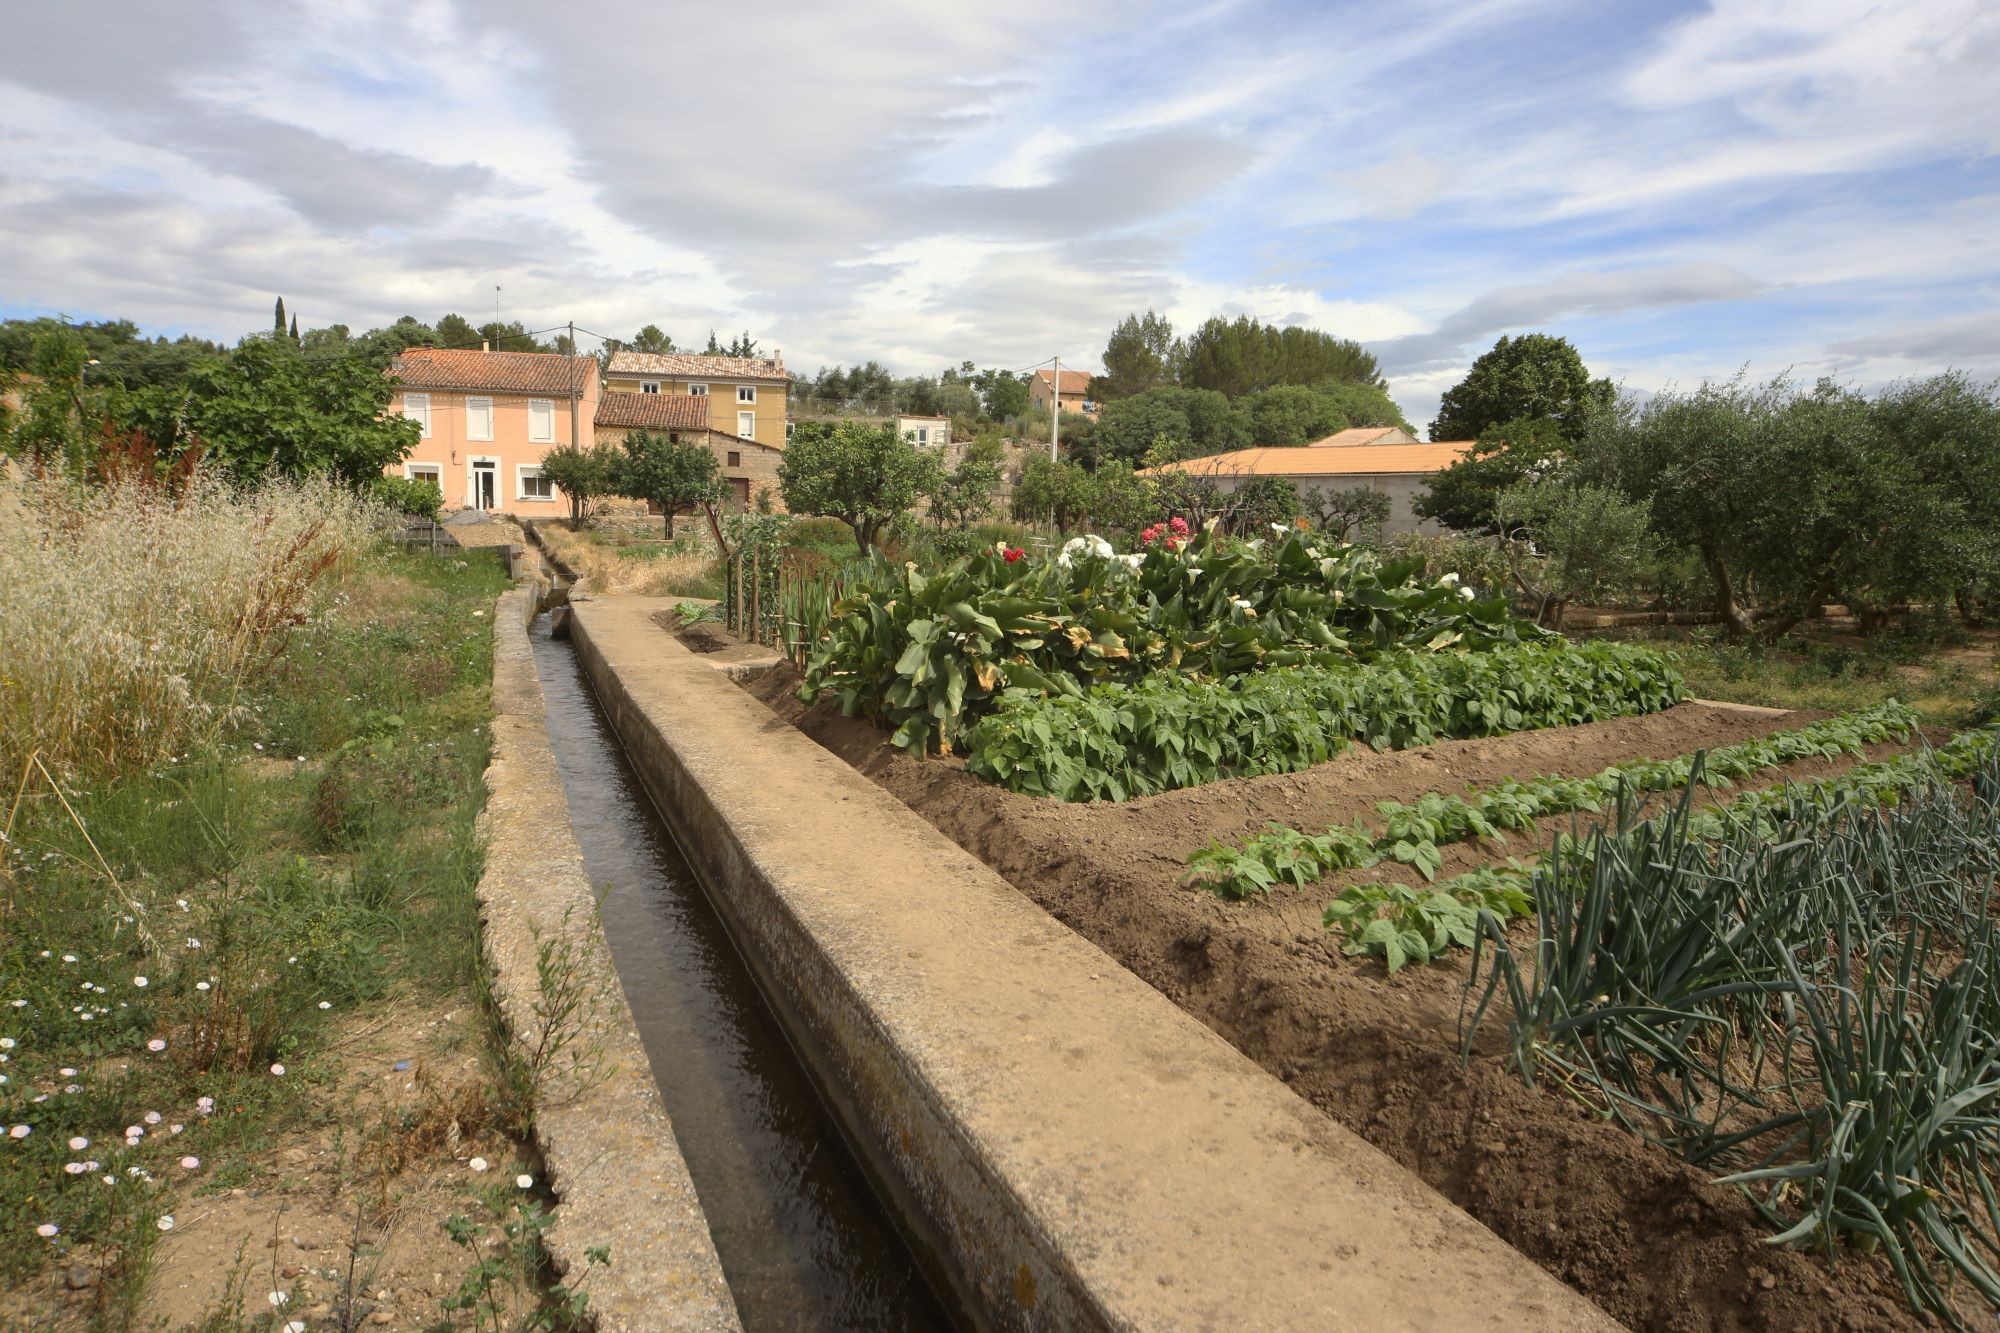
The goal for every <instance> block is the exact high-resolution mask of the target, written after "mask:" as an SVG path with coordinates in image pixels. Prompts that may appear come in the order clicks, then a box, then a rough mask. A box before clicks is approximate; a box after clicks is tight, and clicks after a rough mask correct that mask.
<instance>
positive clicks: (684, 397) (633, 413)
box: [593, 389, 709, 430]
mask: <svg viewBox="0 0 2000 1333" xmlns="http://www.w3.org/2000/svg"><path fill="white" fill-rule="evenodd" d="M708 422H709V416H708V399H706V398H698V397H696V396H695V395H693V394H689V393H625V392H622V391H620V390H616V389H614V390H612V391H611V392H610V393H607V394H605V395H604V396H603V397H602V398H599V399H598V400H597V418H596V421H595V422H594V423H593V424H595V425H599V426H623V427H624V428H625V429H627V430H706V429H708Z"/></svg>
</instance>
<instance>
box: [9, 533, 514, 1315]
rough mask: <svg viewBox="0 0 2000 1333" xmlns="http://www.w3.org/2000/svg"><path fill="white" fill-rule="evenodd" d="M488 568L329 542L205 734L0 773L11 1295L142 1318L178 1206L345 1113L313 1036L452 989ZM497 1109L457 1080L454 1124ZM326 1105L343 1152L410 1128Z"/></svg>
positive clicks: (473, 1128) (326, 1035)
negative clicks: (150, 754) (89, 765)
mask: <svg viewBox="0 0 2000 1333" xmlns="http://www.w3.org/2000/svg"><path fill="white" fill-rule="evenodd" d="M504 586H505V578H504V574H503V572H502V570H501V568H500V566H499V564H498V562H497V561H494V560H492V559H491V558H490V556H488V555H487V554H486V553H467V554H466V555H465V556H464V557H463V558H452V557H445V558H436V557H431V556H429V555H404V554H397V553H390V552H386V551H380V550H374V551H368V552H365V553H362V554H358V555H354V556H352V557H351V558H349V559H347V560H346V561H345V563H344V566H343V568H342V570H341V571H340V572H339V574H338V576H337V577H334V578H332V579H330V580H329V581H328V582H327V583H326V584H325V585H324V586H323V587H322V588H321V589H320V590H319V592H318V594H317V596H316V600H315V603H314V608H315V609H313V610H312V611H310V613H303V614H302V615H301V617H300V620H299V623H295V624H293V625H291V626H289V627H288V632H287V641H286V642H285V644H284V645H283V650H282V652H281V653H278V654H276V655H275V656H274V657H273V658H272V659H271V660H269V661H268V662H267V663H265V664H263V665H261V666H260V669H259V670H258V671H257V672H256V673H255V674H254V675H253V676H250V677H247V678H246V679H245V680H244V682H243V685H242V688H241V690H240V691H239V692H237V693H236V695H235V698H236V700H237V703H238V707H237V709H236V710H235V715H234V716H233V718H232V719H231V720H230V724H229V725H228V726H226V727H225V728H223V729H221V730H220V732H218V733H212V734H211V735H210V736H207V737H200V736H198V737H196V738H195V739H194V740H193V741H191V742H190V748H187V749H184V750H177V751H175V752H173V753H168V754H165V755H162V756H160V757H159V759H158V760H157V761H156V762H152V763H149V764H147V765H146V766H144V767H140V768H137V769H135V770H130V771H126V772H124V773H122V774H121V775H118V776H115V777H114V776H103V777H96V778H89V779H85V778H81V777H78V778H73V779H69V780H65V781H64V782H63V783H62V785H61V786H60V787H58V786H56V785H55V783H54V782H53V781H52V780H51V779H50V777H49V776H48V775H46V774H44V773H43V771H42V770H41V767H40V765H39V764H38V763H35V762H24V764H23V765H22V766H21V768H20V770H19V771H16V772H12V773H9V774H7V775H6V776H7V782H8V790H7V793H6V799H7V801H8V804H9V806H11V810H10V811H9V812H8V813H7V815H6V822H5V827H6V828H7V836H8V841H7V843H6V846H5V856H4V860H3V861H0V1038H4V1040H0V1047H4V1049H0V1056H4V1059H5V1063H4V1064H0V1075H4V1078H5V1082H4V1083H0V1236H4V1238H5V1241H6V1244H4V1245H0V1289H6V1290H8V1291H11V1292H12V1293H13V1296H14V1299H13V1300H11V1301H9V1304H10V1305H12V1306H13V1307H14V1311H17V1312H18V1311H23V1310H35V1309H41V1310H45V1311H56V1312H60V1313H61V1314H62V1316H63V1318H64V1320H65V1321H66V1322H73V1323H75V1324H77V1325H79V1326H85V1325H87V1326H101V1327H123V1326H126V1325H127V1324H128V1323H130V1322H132V1321H133V1320H134V1319H137V1318H139V1317H140V1316H142V1315H144V1316H146V1318H145V1319H144V1320H143V1321H142V1322H147V1323H150V1322H151V1316H152V1313H153V1312H152V1310H151V1308H150V1307H149V1305H148V1300H147V1296H146V1291H147V1283H148V1279H149V1276H150V1275H151V1269H152V1266H153V1261H154V1259H155V1255H156V1253H157V1251H158V1250H159V1249H160V1247H161V1246H162V1245H163V1244H165V1243H167V1242H168V1238H169V1237H170V1235H171V1233H172V1231H173V1229H174V1228H175V1227H176V1226H184V1225H185V1224H186V1223H187V1221H188V1220H189V1218H190V1216H191V1213H193V1212H194V1211H197V1210H199V1209H200V1206H201V1203H202V1201H203V1200H206V1199H210V1198H213V1197H216V1196H217V1195H219V1194H224V1193H227V1192H228V1191H229V1190H231V1189H232V1188H234V1187H238V1186H241V1185H243V1184H244V1183H246V1182H248V1181H252V1180H256V1179H259V1178H262V1177H265V1176H268V1174H269V1172H268V1171H267V1170H266V1169H265V1168H266V1167H267V1166H268V1163H266V1162H265V1161H264V1160H263V1158H264V1155H265V1154H267V1153H268V1152H270V1151H271V1150H273V1149H274V1148H275V1147H276V1146H277V1145H280V1144H283V1143H285V1142H286V1141H287V1140H288V1136H292V1135H296V1134H299V1133H301V1132H307V1131H315V1130H319V1129H324V1128H325V1127H326V1125H327V1124H328V1122H329V1118H330V1117H333V1116H337V1115H339V1114H341V1113H340V1112H339V1111H338V1110H337V1109H336V1108H335V1107H334V1106H333V1104H332V1098H331V1092H332V1089H333V1087H334V1085H335V1083H336V1082H337V1081H338V1079H339V1077H340V1075H341V1068H340V1065H341V1060H342V1055H341V1052H340V1050H339V1049H338V1048H337V1046H336V1040H337V1039H338V1040H339V1041H342V1042H344V1041H345V1040H346V1037H347V1035H348V1034H350V1033H351V1031H352V1029H353V1027H354V1025H355V1024H357V1023H358V1022H360V1021H361V1020H363V1019H364V1018H369V1019H372V1018H373V1017H375V1016H376V1015H377V1014H378V1013H380V1012H382V1010H383V1008H384V1007H385V1006H389V1005H394V1004H402V1003H406V1002H407V1003H416V1004H426V1003H433V1002H437V1003H450V1004H454V1005H459V1006H460V1007H463V1008H465V1009H468V1010H471V1009H474V1008H475V1006H474V1005H472V1004H470V1003H467V1002H470V1001H473V1000H475V999H476V998H477V984H476V983H477V978H478V973H479V959H478V952H477V950H478V915H477V905H476V901H475V898H474V887H475V885H476V883H477V880H478V876H479V871H480V865H481V853H480V846H479V841H478V838H477V836H476V834H475V829H474V820H475V817H476V816H477V814H478V812H479V809H480V807H481V805H482V803H483V800H484V790H483V786H482V781H481V774H482V772H483V770H484V767H485V764H486V758H487V752H488V745H489V737H488V733H487V723H488V719H489V718H490V716H491V711H492V704H491V698H490V679H491V659H492V636H491V615H492V609H491V608H492V605H493V598H494V596H495V594H497V593H498V592H499V591H500V589H501V588H502V587H504ZM514 1119H518V1117H512V1116H510V1115H509V1113H508V1108H506V1107H504V1106H500V1105H493V1106H483V1105H480V1104H479V1098H477V1097H473V1098H472V1099H470V1100H469V1101H468V1102H467V1103H466V1104H465V1105H464V1106H463V1107H461V1108H460V1109H459V1111H458V1112H457V1113H456V1114H455V1117H454V1122H453V1134H452V1136H453V1138H454V1139H457V1138H461V1137H463V1138H465V1139H467V1140H471V1139H475V1138H476V1137H477V1136H478V1135H480V1134H482V1133H487V1134H497V1133H498V1132H499V1127H500V1126H501V1125H503V1124H505V1123H507V1122H509V1121H510V1120H514ZM338 1128H339V1129H340V1131H341V1133H342V1135H343V1136H344V1138H343V1144H344V1146H343V1148H342V1152H343V1153H350V1152H351V1153H352V1155H353V1156H354V1157H356V1158H357V1159H359V1158H362V1157H365V1156H366V1155H367V1153H368V1150H369V1148H370V1146H371V1142H372V1143H373V1145H374V1146H375V1147H376V1148H377V1149H380V1148H382V1147H385V1146H387V1145H388V1144H389V1143H390V1142H391V1141H393V1140H395V1139H396V1138H397V1137H398V1136H401V1135H406V1134H408V1133H409V1132H410V1131H411V1129H412V1128H413V1127H412V1126H411V1125H410V1124H407V1123H398V1122H397V1121H396V1120H395V1119H394V1118H393V1117H387V1116H384V1117H383V1118H381V1119H379V1120H376V1121H374V1122H373V1123H368V1122H364V1121H361V1120H358V1119H357V1120H354V1121H352V1122H351V1123H348V1124H345V1125H341V1126H339V1127H338ZM377 1155H378V1158H379V1157H380V1156H381V1154H380V1153H379V1152H378V1154H377ZM385 1197H386V1195H385ZM79 1273H80V1274H81V1275H80V1276H79ZM261 1283H262V1279H260V1280H259V1287H258V1295H259V1296H261V1294H262V1285H261ZM285 1285H288V1284H287V1283H283V1282H280V1283H279V1286H281V1287H282V1286H285ZM5 1322H6V1318H5V1317H4V1315H0V1323H5ZM215 1326H218V1327H233V1326H235V1323H234V1322H231V1320H230V1319H227V1318H225V1319H224V1320H223V1322H221V1323H219V1324H217V1325H215Z"/></svg>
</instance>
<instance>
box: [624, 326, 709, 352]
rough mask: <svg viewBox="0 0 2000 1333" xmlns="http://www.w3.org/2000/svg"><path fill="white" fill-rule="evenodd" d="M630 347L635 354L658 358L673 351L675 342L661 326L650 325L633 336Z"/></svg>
mask: <svg viewBox="0 0 2000 1333" xmlns="http://www.w3.org/2000/svg"><path fill="white" fill-rule="evenodd" d="M709 336H710V338H711V339H713V337H714V335H713V334H711V335H709ZM629 346H630V347H631V349H632V350H633V351H635V352H650V353H652V354H653V355H655V356H658V355H663V354H665V353H667V352H671V351H673V350H674V340H673V339H672V338H670V337H668V336H667V333H666V330H664V329H662V328H661V327H660V326H659V325H657V324H648V325H647V326H646V327H645V328H643V329H640V330H639V331H638V332H637V333H635V334H633V335H632V341H631V343H630V344H629Z"/></svg>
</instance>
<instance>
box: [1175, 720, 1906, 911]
mask: <svg viewBox="0 0 2000 1333" xmlns="http://www.w3.org/2000/svg"><path fill="white" fill-rule="evenodd" d="M1917 722H1918V718H1917V714H1916V712H1915V710H1914V709H1911V708H1909V707H1907V706H1905V705H1903V704H1899V703H1896V702H1894V701H1891V702H1889V703H1887V704H1883V705H1881V706H1879V707H1876V708H1870V709H1867V710H1865V711H1862V712H1856V713H1850V714H1847V715H1845V716H1843V717H1834V718H1827V719H1825V720H1823V721H1819V722H1814V723H1811V724H1809V725H1807V726H1804V727H1800V728H1798V729H1796V730H1793V731H1781V732H1777V733H1774V734H1773V735H1769V736H1759V737H1755V738H1754V739H1751V740H1747V741H1741V742H1738V743H1737V744H1735V745H1726V746H1723V747H1722V748H1720V749H1716V750H1711V751H1708V752H1707V753H1706V754H1696V755H1683V756H1681V757H1680V758H1678V759H1636V760H1631V761H1629V762H1626V763H1622V764H1613V765H1611V766H1610V767H1609V768H1606V769H1605V770H1604V771H1603V772H1601V773H1599V774H1597V775H1596V776H1594V777H1587V778H1564V777H1553V776H1543V777H1535V778H1528V779H1524V780H1515V779H1509V780H1508V781H1506V782H1502V783H1499V784H1496V785H1494V786H1491V787H1481V788H1476V789H1474V790H1472V791H1469V792H1467V793H1466V794H1465V795H1463V796H1457V795H1451V794H1448V793H1444V792H1430V793H1426V794H1425V795H1423V796H1421V797H1419V798H1418V799H1417V801H1416V802H1415V803H1414V804H1406V803H1404V802H1401V801H1382V802H1379V803H1378V804H1377V805H1376V807H1375V809H1376V813H1378V814H1379V815H1381V816H1382V818H1383V821H1384V822H1383V831H1382V833H1381V834H1380V835H1379V836H1374V837H1372V838H1371V839H1370V841H1369V848H1370V850H1371V851H1372V852H1373V853H1374V854H1375V856H1376V857H1377V858H1378V859H1379V858H1382V857H1387V858H1390V859H1392V860H1395V861H1399V862H1401V863H1403V864H1405V865H1410V866H1414V867H1416V868H1417V870H1418V871H1419V872H1420V873H1422V874H1423V876H1424V878H1426V879H1431V878H1434V877H1435V876H1436V874H1437V872H1438V869H1439V867H1440V866H1441V865H1442V864H1443V855H1442V853H1441V852H1440V851H1439V849H1440V848H1441V847H1443V846H1445V845H1446V844H1449V843H1454V842H1464V841H1467V840H1469V839H1473V838H1490V839H1496V840H1497V839H1500V838H1503V837H1505V835H1506V833H1507V832H1510V831H1515V830H1523V829H1531V828H1533V827H1534V825H1535V821H1536V820H1538V819H1543V818H1546V817H1548V816H1551V815H1562V814H1574V813H1577V812H1579V811H1586V812H1590V813H1596V812H1597V811H1599V810H1602V809H1603V808H1604V807H1605V806H1606V805H1607V804H1615V803H1617V802H1619V801H1621V800H1624V799H1626V798H1627V797H1628V796H1630V795H1632V794H1634V793H1639V792H1661V791H1676V790H1679V789H1680V788H1682V787H1684V786H1685V785H1687V783H1688V782H1690V781H1691V780H1692V779H1693V778H1694V776H1695V775H1696V774H1697V773H1699V774H1700V775H1701V778H1702V781H1703V782H1705V783H1707V784H1708V785H1710V786H1715V787H1727V786H1729V785H1730V783H1731V782H1732V781H1733V780H1736V779H1741V778H1747V777H1750V776H1752V775H1754V774H1757V773H1763V772H1768V771H1769V770H1771V769H1774V768H1778V767H1780V766H1782V765H1785V764H1789V763H1793V762H1795V761H1797V760H1800V759H1809V758H1833V757H1835V756H1839V755H1852V756H1855V757H1857V758H1858V757H1860V756H1861V755H1862V753H1863V751H1864V747H1866V746H1869V745H1876V744H1879V743H1881V742H1883V741H1886V740H1890V739H1892V738H1893V739H1896V740H1907V739H1908V738H1909V735H1910V732H1911V729H1912V728H1914V727H1915V726H1916V725H1917ZM1745 808H1746V809H1748V808H1749V807H1747V806H1746V807H1745ZM1335 831H1336V832H1341V833H1345V832H1347V830H1345V829H1344V828H1343V829H1336V830H1335ZM1296 836H1303V835H1298V834H1296V833H1295V832H1294V831H1293V830H1291V829H1287V828H1285V827H1284V826H1283V825H1280V824H1275V823H1274V824H1272V825H1270V826H1269V827H1268V828H1267V829H1266V831H1265V832H1263V833H1260V834H1257V835H1255V836H1254V837H1251V838H1249V839H1247V840H1245V842H1244V843H1243V845H1242V846H1241V847H1240V848H1230V849H1227V850H1228V851H1229V853H1230V856H1231V860H1230V863H1229V864H1230V866H1231V868H1232V869H1233V870H1234V871H1235V872H1236V873H1238V874H1241V875H1245V876H1248V877H1250V879H1255V878H1256V877H1258V876H1259V875H1265V876H1268V875H1270V874H1271V873H1272V867H1274V866H1275V865H1277V864H1278V863H1279V862H1281V861H1283V860H1284V859H1285V858H1286V857H1287V856H1288V855H1289V846H1290V843H1289V839H1290V838H1292V837H1296ZM1197 855H1206V854H1205V853H1197ZM1188 864H1189V865H1191V866H1192V865H1194V864H1195V860H1194V858H1190V859H1189V862H1188ZM1207 879H1208V880H1209V881H1210V886H1211V887H1213V888H1215V891H1216V892H1218V893H1221V894H1222V896H1224V897H1242V896H1243V892H1242V891H1241V888H1240V885H1238V884H1235V883H1232V882H1230V881H1228V880H1226V879H1224V878H1223V877H1222V876H1221V875H1219V874H1210V875H1208V876H1207ZM1245 882H1248V881H1247V880H1246V881H1245Z"/></svg>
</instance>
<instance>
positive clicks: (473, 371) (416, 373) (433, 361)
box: [389, 347, 597, 397]
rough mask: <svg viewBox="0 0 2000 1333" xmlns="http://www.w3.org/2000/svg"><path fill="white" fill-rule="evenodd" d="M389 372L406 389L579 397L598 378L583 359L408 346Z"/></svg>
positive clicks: (591, 360) (593, 367) (594, 363)
mask: <svg viewBox="0 0 2000 1333" xmlns="http://www.w3.org/2000/svg"><path fill="white" fill-rule="evenodd" d="M389 373H390V374H392V375H394V376H396V377H397V378H398V379H400V380H401V381H402V382H403V384H404V386H405V387H406V388H411V389H446V390H450V389H469V390H474V391H477V390H481V389H485V390H489V391H492V392H495V393H547V394H561V395H563V396H564V397H567V396H568V395H570V394H573V393H582V392H584V390H585V389H586V388H587V387H588V386H589V384H590V381H591V379H592V377H593V376H595V375H596V374H597V361H596V359H595V358H594V357H588V356H557V355H556V354H555V353H553V352H477V351H472V350H470V349H461V348H451V347H412V348H409V349H407V350H405V351H404V352H403V354H402V355H401V356H399V357H397V358H396V359H395V360H393V361H391V362H390V363H389Z"/></svg>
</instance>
